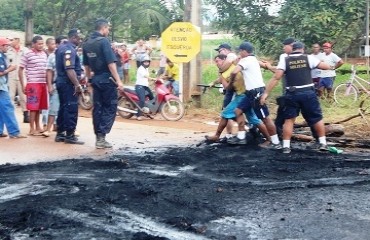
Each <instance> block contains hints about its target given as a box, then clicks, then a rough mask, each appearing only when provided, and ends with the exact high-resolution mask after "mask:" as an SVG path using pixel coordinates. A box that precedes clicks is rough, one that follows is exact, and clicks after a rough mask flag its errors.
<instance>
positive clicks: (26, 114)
mask: <svg viewBox="0 0 370 240" xmlns="http://www.w3.org/2000/svg"><path fill="white" fill-rule="evenodd" d="M23 122H24V123H30V114H29V112H28V111H24V112H23Z"/></svg>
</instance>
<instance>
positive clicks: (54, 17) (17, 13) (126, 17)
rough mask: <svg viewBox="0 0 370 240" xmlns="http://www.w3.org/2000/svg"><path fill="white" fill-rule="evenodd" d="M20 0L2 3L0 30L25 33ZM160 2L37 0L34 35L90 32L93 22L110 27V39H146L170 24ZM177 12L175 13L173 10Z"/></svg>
mask: <svg viewBox="0 0 370 240" xmlns="http://www.w3.org/2000/svg"><path fill="white" fill-rule="evenodd" d="M23 2H24V1H22V0H1V3H2V8H1V9H0V27H1V28H3V29H14V30H21V31H23V30H24V18H23ZM165 3H166V2H165V1H163V0H127V1H122V0H105V1H100V0H79V1H74V0H37V1H35V7H34V8H33V19H34V32H35V33H38V34H45V35H53V36H57V35H60V34H65V33H66V32H68V29H70V28H74V27H77V28H80V29H81V30H82V31H83V32H84V33H88V32H91V31H92V30H93V29H92V27H93V22H94V20H95V19H97V18H99V17H102V18H107V19H109V20H110V21H111V23H112V31H111V33H112V36H111V37H112V39H114V40H122V38H123V37H125V38H131V39H133V40H135V39H137V38H141V37H144V38H148V37H149V36H151V35H160V33H161V32H162V31H163V30H164V29H165V28H166V27H167V26H168V25H169V24H170V23H171V21H172V19H173V17H174V16H175V15H174V11H173V10H171V9H169V8H168V7H169V6H168V5H167V4H165ZM176 11H177V10H176Z"/></svg>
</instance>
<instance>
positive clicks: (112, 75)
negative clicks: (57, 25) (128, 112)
mask: <svg viewBox="0 0 370 240" xmlns="http://www.w3.org/2000/svg"><path fill="white" fill-rule="evenodd" d="M109 27H110V26H109V22H108V21H107V20H105V19H98V20H96V21H95V32H93V33H92V34H91V36H90V37H89V38H88V39H87V40H86V41H85V42H84V44H83V47H82V49H83V64H84V66H85V71H86V75H87V77H88V78H89V79H91V76H92V75H91V71H92V72H94V76H93V77H92V79H91V83H92V87H93V89H94V92H93V96H94V101H93V102H94V109H93V125H94V133H95V135H96V144H95V146H96V148H98V149H104V148H112V145H111V144H110V143H109V142H107V141H106V140H105V136H106V134H108V133H109V132H110V130H111V129H112V126H113V123H114V120H115V117H116V112H117V102H118V101H117V99H118V94H117V87H118V89H119V90H122V89H123V84H122V81H121V79H120V78H119V75H118V72H117V67H116V63H115V62H116V61H117V59H116V57H115V55H114V52H113V50H112V48H111V44H110V42H109V40H108V38H107V36H108V34H109Z"/></svg>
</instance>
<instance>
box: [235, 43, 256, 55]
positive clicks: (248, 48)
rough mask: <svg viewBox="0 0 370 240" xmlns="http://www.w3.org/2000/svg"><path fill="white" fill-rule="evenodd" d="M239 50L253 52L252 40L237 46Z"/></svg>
mask: <svg viewBox="0 0 370 240" xmlns="http://www.w3.org/2000/svg"><path fill="white" fill-rule="evenodd" d="M237 50H239V51H241V50H245V51H247V52H248V53H252V52H253V45H252V43H250V42H243V43H242V44H240V46H239V47H238V48H237Z"/></svg>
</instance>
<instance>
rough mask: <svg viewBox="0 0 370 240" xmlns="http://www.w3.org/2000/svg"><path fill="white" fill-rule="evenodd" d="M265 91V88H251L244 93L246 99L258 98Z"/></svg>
mask: <svg viewBox="0 0 370 240" xmlns="http://www.w3.org/2000/svg"><path fill="white" fill-rule="evenodd" d="M264 91H265V87H259V88H253V89H251V90H247V91H245V95H247V96H248V97H253V98H255V97H260V96H261V95H262V93H263V92H264Z"/></svg>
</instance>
